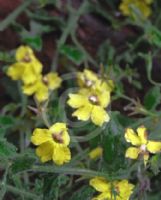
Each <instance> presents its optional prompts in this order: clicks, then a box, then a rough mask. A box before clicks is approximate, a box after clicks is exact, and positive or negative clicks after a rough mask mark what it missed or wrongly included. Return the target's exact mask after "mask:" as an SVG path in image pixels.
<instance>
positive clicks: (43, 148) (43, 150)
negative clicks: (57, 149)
mask: <svg viewBox="0 0 161 200" xmlns="http://www.w3.org/2000/svg"><path fill="white" fill-rule="evenodd" d="M53 148H54V146H53V144H52V143H51V142H45V143H43V144H41V145H40V146H39V147H37V148H36V154H37V156H39V157H40V159H41V162H47V161H49V160H51V159H52V155H53Z"/></svg>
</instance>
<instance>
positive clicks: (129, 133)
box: [125, 128, 141, 146]
mask: <svg viewBox="0 0 161 200" xmlns="http://www.w3.org/2000/svg"><path fill="white" fill-rule="evenodd" d="M125 139H126V141H127V142H130V143H131V144H133V145H136V146H137V145H141V141H140V138H139V137H138V136H137V135H136V133H135V132H134V131H133V129H132V128H127V129H126V131H125Z"/></svg>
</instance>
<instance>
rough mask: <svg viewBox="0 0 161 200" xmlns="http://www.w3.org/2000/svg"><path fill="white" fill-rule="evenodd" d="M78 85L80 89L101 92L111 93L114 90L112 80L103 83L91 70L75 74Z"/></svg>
mask: <svg viewBox="0 0 161 200" xmlns="http://www.w3.org/2000/svg"><path fill="white" fill-rule="evenodd" d="M77 79H78V85H79V87H81V88H93V89H97V88H98V87H99V89H101V90H108V91H109V92H111V91H112V90H113V88H114V84H113V81H112V80H108V81H104V80H102V79H100V78H99V77H98V75H97V74H96V73H94V72H92V71H91V70H88V69H85V70H84V71H83V72H78V74H77Z"/></svg>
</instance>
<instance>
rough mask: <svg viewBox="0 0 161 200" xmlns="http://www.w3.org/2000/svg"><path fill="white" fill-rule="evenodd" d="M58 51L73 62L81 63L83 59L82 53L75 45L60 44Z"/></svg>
mask: <svg viewBox="0 0 161 200" xmlns="http://www.w3.org/2000/svg"><path fill="white" fill-rule="evenodd" d="M60 53H62V54H63V55H65V56H66V57H67V58H68V59H69V60H71V61H73V62H74V63H75V64H81V63H82V62H83V61H84V58H85V56H84V54H83V53H82V52H81V51H80V50H79V49H77V48H76V47H73V46H69V45H62V46H61V47H60Z"/></svg>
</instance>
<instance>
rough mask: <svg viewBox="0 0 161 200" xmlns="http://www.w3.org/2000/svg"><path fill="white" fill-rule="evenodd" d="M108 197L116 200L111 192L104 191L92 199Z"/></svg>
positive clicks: (104, 199)
mask: <svg viewBox="0 0 161 200" xmlns="http://www.w3.org/2000/svg"><path fill="white" fill-rule="evenodd" d="M106 199H107V200H108V199H112V200H114V199H113V198H111V192H103V193H101V194H99V195H97V196H95V197H94V198H92V200H106Z"/></svg>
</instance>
